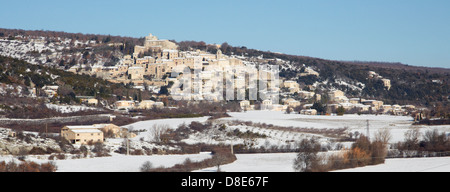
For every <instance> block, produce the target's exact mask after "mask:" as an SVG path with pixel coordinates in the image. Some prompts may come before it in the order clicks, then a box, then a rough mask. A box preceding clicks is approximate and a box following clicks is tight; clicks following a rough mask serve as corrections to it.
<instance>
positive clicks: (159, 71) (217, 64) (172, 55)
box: [67, 34, 416, 115]
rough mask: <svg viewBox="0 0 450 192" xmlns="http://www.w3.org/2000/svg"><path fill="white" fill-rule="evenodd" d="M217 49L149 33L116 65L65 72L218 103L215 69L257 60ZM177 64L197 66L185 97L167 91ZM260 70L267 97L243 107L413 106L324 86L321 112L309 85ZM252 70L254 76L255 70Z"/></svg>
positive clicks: (143, 105)
mask: <svg viewBox="0 0 450 192" xmlns="http://www.w3.org/2000/svg"><path fill="white" fill-rule="evenodd" d="M113 46H114V45H113ZM219 48H220V45H217V52H216V53H215V54H213V53H209V52H205V51H201V50H190V51H179V50H178V45H177V44H176V43H174V42H172V41H169V40H163V39H158V38H157V37H156V36H153V35H152V34H150V35H149V36H147V37H145V43H144V45H142V46H141V45H136V46H135V47H134V53H133V54H132V55H125V56H124V57H123V58H122V59H121V60H120V61H119V62H118V64H117V65H114V66H103V65H93V66H91V67H89V68H86V67H83V66H80V65H76V66H73V67H71V68H70V69H68V70H67V71H70V72H73V73H78V74H89V75H96V76H97V77H101V78H103V79H106V80H108V81H110V82H114V83H123V84H131V85H133V88H136V89H140V90H149V91H152V92H154V93H159V92H160V91H161V88H163V89H167V88H168V89H167V91H168V92H169V94H170V97H171V98H172V99H176V100H195V101H199V100H210V101H218V100H220V99H223V98H222V94H221V93H219V92H217V91H216V92H215V93H213V92H212V91H211V90H214V89H216V88H220V87H218V86H220V85H218V84H217V82H222V83H223V84H225V83H224V82H223V79H222V78H223V76H217V73H216V72H217V71H223V70H224V68H227V67H232V68H240V67H249V66H250V67H252V68H255V67H256V66H258V62H254V60H250V59H248V58H246V57H243V56H235V55H232V56H227V55H224V54H222V52H221V50H220V49H219ZM259 59H260V60H261V59H262V58H259ZM183 67H188V68H189V69H190V70H191V71H194V70H198V71H197V72H198V75H197V76H192V81H191V83H192V87H193V89H192V91H191V93H192V94H188V95H186V91H183V90H182V89H181V88H180V87H179V88H174V89H171V87H172V86H174V85H175V86H176V85H178V84H179V83H180V78H182V77H183V70H184V68H183ZM86 69H89V70H86ZM174 72H176V73H174ZM227 72H228V73H230V72H231V73H232V74H228V75H233V76H234V79H233V81H234V82H233V87H234V90H236V92H238V93H239V92H240V91H241V92H242V94H245V90H247V92H248V89H249V88H252V87H251V85H252V83H251V82H250V80H251V77H248V75H247V76H245V74H244V75H242V74H239V72H236V71H232V70H231V71H230V70H229V71H227ZM247 72H248V71H247ZM265 72H266V73H267V76H269V78H267V81H266V82H265V83H266V84H265V85H266V88H267V89H263V90H258V91H259V93H261V92H264V93H265V94H266V95H268V97H267V98H266V99H264V100H262V101H261V102H260V103H259V105H256V106H255V103H256V102H255V101H252V100H250V99H248V98H249V95H248V93H247V94H246V95H244V96H245V97H244V98H243V99H242V97H240V98H241V99H240V106H241V108H242V109H243V110H275V111H293V110H294V109H297V110H296V111H299V112H300V113H302V114H309V115H316V114H331V113H335V112H336V111H337V109H338V108H342V109H344V110H345V111H347V112H350V111H351V112H354V113H380V114H381V113H382V114H394V115H407V114H410V113H411V112H412V111H415V110H416V109H415V106H413V105H402V106H400V105H385V104H384V103H383V101H379V100H366V99H364V98H347V97H346V96H345V94H344V92H343V91H340V90H330V91H329V92H328V93H326V94H327V95H326V96H325V97H326V98H327V100H328V102H329V103H331V104H328V105H327V108H326V109H324V110H323V111H317V109H313V108H314V107H313V103H314V102H316V101H320V100H321V99H322V98H323V95H321V94H319V93H317V92H314V86H308V87H307V90H302V88H301V87H300V85H299V83H298V82H296V81H293V80H290V79H284V78H278V77H277V78H276V80H277V81H276V82H275V81H274V80H275V78H274V79H271V78H270V77H274V75H276V74H273V72H274V71H271V70H266V71H265ZM174 74H175V75H174ZM257 74H259V75H260V74H261V73H257ZM298 75H299V76H319V73H318V72H317V71H315V70H314V69H312V68H310V67H305V68H304V70H303V71H302V73H300V74H298ZM198 77H201V81H195V78H198ZM367 77H368V78H371V79H377V80H379V81H382V82H383V85H384V86H385V88H386V89H387V90H389V89H390V88H391V82H390V80H389V79H386V78H383V77H382V76H380V75H378V74H377V73H376V72H374V71H369V72H368V74H367ZM255 84H256V83H255ZM255 84H254V85H255ZM249 85H250V86H249ZM274 85H276V86H274ZM270 93H279V96H280V97H274V96H273V95H274V94H273V95H272V96H271V95H270ZM238 98H239V97H238ZM85 101H86V102H88V103H96V102H98V101H96V100H95V99H93V98H91V99H89V98H86V100H85ZM114 106H115V108H116V109H120V110H124V109H125V110H129V109H134V108H140V109H148V108H152V107H159V108H161V107H164V103H162V102H158V101H153V100H144V101H135V100H132V99H129V100H128V99H126V100H120V101H117V102H116V103H115V105H114Z"/></svg>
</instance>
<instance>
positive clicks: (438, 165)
mask: <svg viewBox="0 0 450 192" xmlns="http://www.w3.org/2000/svg"><path fill="white" fill-rule="evenodd" d="M236 157H237V160H236V161H235V162H234V163H231V164H228V165H223V166H221V167H220V170H221V171H225V172H293V171H294V169H293V167H292V165H293V163H294V159H295V158H296V154H295V153H270V154H237V155H236ZM216 170H217V168H216V167H210V168H206V169H202V170H199V171H198V172H214V171H216ZM336 172H450V157H436V158H408V159H406V158H405V159H386V162H385V163H384V164H380V165H374V166H366V167H359V168H353V169H344V170H338V171H336Z"/></svg>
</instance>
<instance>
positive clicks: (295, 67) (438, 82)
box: [178, 41, 450, 107]
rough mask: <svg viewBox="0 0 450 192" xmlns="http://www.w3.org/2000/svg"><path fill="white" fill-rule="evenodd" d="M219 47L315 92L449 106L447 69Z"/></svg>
mask: <svg viewBox="0 0 450 192" xmlns="http://www.w3.org/2000/svg"><path fill="white" fill-rule="evenodd" d="M178 44H179V45H180V49H182V50H183V49H184V50H188V49H201V50H208V51H213V52H214V50H215V46H214V45H206V44H205V43H204V42H195V41H183V42H179V43H178ZM220 50H221V51H222V53H223V54H226V55H238V56H242V57H243V58H248V60H250V61H255V60H256V61H259V62H263V63H268V64H278V65H280V66H281V68H280V69H281V73H280V77H282V78H286V79H291V80H296V81H297V82H299V83H300V84H303V85H305V86H306V85H313V84H315V83H316V84H315V85H319V90H317V91H318V92H322V93H323V92H327V90H330V89H339V90H342V91H344V92H345V93H346V94H348V95H349V96H352V97H366V98H373V99H380V100H383V101H385V103H387V104H395V103H398V104H414V105H417V106H426V107H429V106H435V105H445V106H448V101H449V96H450V95H449V92H450V82H449V80H450V69H448V68H429V67H415V66H409V65H405V64H401V63H386V62H366V61H333V60H326V59H320V58H313V57H307V56H297V55H287V54H282V53H274V52H269V51H261V50H255V49H248V48H247V47H233V46H231V45H229V44H228V43H223V44H222V45H221V46H220ZM305 66H306V67H310V68H313V69H314V70H316V71H318V72H319V74H320V75H319V77H315V76H305V77H298V74H299V73H300V72H301V71H302V70H303V69H304V67H305ZM302 68H303V69H302ZM369 71H374V72H376V73H378V74H379V75H380V76H382V77H384V78H387V79H390V80H391V83H392V88H391V89H389V90H387V89H385V87H384V86H383V84H382V82H381V81H377V80H374V79H371V78H369V77H368V73H369ZM361 85H363V86H361ZM320 88H321V89H320Z"/></svg>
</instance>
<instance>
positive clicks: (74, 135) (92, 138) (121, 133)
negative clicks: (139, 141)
mask: <svg viewBox="0 0 450 192" xmlns="http://www.w3.org/2000/svg"><path fill="white" fill-rule="evenodd" d="M61 137H62V138H65V139H66V140H68V141H69V142H70V143H71V144H79V145H82V144H89V143H92V144H93V143H103V142H104V140H105V137H111V138H133V137H136V134H134V133H130V132H128V129H127V128H123V127H119V126H117V125H114V124H94V125H73V126H64V127H63V128H61Z"/></svg>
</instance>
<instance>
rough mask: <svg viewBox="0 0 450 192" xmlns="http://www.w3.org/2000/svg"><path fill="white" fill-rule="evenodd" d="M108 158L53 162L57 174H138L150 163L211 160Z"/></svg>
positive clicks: (207, 155) (192, 156)
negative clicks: (146, 163) (141, 168)
mask: <svg viewBox="0 0 450 192" xmlns="http://www.w3.org/2000/svg"><path fill="white" fill-rule="evenodd" d="M111 155H112V156H110V157H95V158H83V159H67V160H54V161H53V162H55V163H56V166H57V168H58V169H57V172H139V171H140V170H139V168H140V167H141V166H142V165H143V164H144V163H145V162H146V161H150V162H151V163H152V165H153V167H154V168H157V167H160V166H163V167H172V166H174V165H175V164H179V163H183V162H184V161H185V160H186V158H189V159H190V160H191V161H202V160H204V159H208V158H211V153H199V154H190V155H151V156H126V155H119V154H116V153H112V154H111ZM12 160H14V161H16V162H19V161H18V160H17V159H14V158H13V157H12V156H0V161H7V162H9V161H12ZM27 160H28V161H34V162H37V163H45V162H48V160H47V159H43V158H39V159H38V158H35V157H33V156H30V157H28V158H27Z"/></svg>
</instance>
